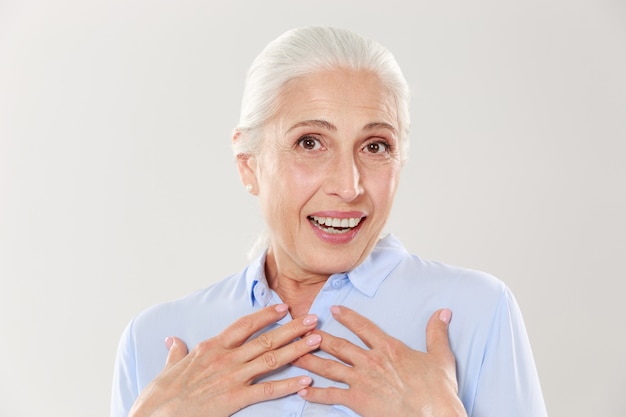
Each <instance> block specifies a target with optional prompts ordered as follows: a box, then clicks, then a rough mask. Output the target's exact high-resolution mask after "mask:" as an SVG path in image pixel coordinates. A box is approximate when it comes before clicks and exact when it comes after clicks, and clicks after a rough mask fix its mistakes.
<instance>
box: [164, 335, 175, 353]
mask: <svg viewBox="0 0 626 417" xmlns="http://www.w3.org/2000/svg"><path fill="white" fill-rule="evenodd" d="M173 344H174V339H173V338H171V337H169V336H168V337H166V338H165V347H166V348H167V350H170V349H171V348H172V345H173Z"/></svg>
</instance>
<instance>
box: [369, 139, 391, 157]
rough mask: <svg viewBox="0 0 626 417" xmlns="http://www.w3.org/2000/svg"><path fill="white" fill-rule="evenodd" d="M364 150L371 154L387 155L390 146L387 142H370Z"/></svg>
mask: <svg viewBox="0 0 626 417" xmlns="http://www.w3.org/2000/svg"><path fill="white" fill-rule="evenodd" d="M364 150H365V151H366V152H369V153H373V154H382V153H388V152H389V150H390V146H389V144H388V143H387V142H383V141H379V142H370V143H368V144H367V145H365V148H364Z"/></svg>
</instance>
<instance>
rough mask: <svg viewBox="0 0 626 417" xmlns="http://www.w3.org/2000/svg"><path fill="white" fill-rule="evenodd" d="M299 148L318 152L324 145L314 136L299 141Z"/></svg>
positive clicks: (304, 137)
mask: <svg viewBox="0 0 626 417" xmlns="http://www.w3.org/2000/svg"><path fill="white" fill-rule="evenodd" d="M298 146H300V147H301V148H302V149H306V150H308V151H316V150H318V149H320V148H321V147H322V144H321V142H320V141H319V139H316V138H314V137H313V136H303V137H301V138H300V139H298Z"/></svg>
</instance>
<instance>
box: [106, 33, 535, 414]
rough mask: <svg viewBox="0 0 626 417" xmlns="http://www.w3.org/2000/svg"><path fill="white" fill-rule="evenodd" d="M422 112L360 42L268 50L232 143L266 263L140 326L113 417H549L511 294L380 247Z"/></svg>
mask: <svg viewBox="0 0 626 417" xmlns="http://www.w3.org/2000/svg"><path fill="white" fill-rule="evenodd" d="M408 100H409V94H408V88H407V84H406V82H405V80H404V77H403V75H402V73H401V71H400V69H399V67H398V65H397V63H396V61H395V60H394V58H393V57H392V55H391V54H390V53H389V52H388V51H387V50H385V49H384V48H383V47H381V46H380V45H378V44H376V43H374V42H371V41H368V40H366V39H363V38H362V37H360V36H358V35H356V34H354V33H351V32H348V31H345V30H338V29H332V28H319V27H318V28H302V29H296V30H292V31H289V32H287V33H285V34H284V35H282V36H280V37H279V38H278V39H276V40H275V41H273V42H272V43H270V44H269V45H268V46H267V47H266V48H265V50H263V52H261V54H260V55H259V56H258V57H257V59H256V60H255V61H254V63H253V65H252V67H251V69H250V71H249V73H248V78H247V82H246V87H245V92H244V96H243V105H242V112H241V120H240V124H239V127H237V129H235V133H234V135H233V146H234V151H235V154H236V157H237V166H238V169H239V174H240V176H241V179H242V181H243V184H244V186H245V188H246V190H247V191H248V192H250V193H252V194H254V195H255V196H257V197H258V199H259V203H260V205H261V208H262V211H263V214H264V218H265V221H266V223H267V226H268V239H267V245H266V250H265V251H264V253H263V254H262V255H261V256H260V257H259V258H258V259H256V260H254V261H253V262H252V263H251V264H250V265H249V266H248V267H247V268H246V269H245V270H243V271H242V272H240V273H238V274H235V275H232V276H230V277H228V278H226V279H224V280H223V281H221V282H219V283H217V284H215V285H212V286H210V287H208V288H206V289H204V290H201V291H198V292H196V293H194V294H191V295H189V296H187V297H185V298H183V299H180V300H177V301H173V302H170V303H166V304H162V305H158V306H156V307H153V308H151V309H149V310H147V311H145V312H143V313H141V314H140V315H139V316H138V317H136V318H135V319H134V320H133V321H132V322H131V323H130V325H129V326H128V327H127V329H126V330H125V333H124V335H123V337H122V339H121V341H120V346H119V351H118V356H117V362H116V369H115V377H114V383H113V401H112V416H119V417H121V416H124V417H126V416H128V415H130V416H134V417H140V416H179V415H180V416H182V415H184V416H212V417H216V416H231V415H233V416H238V417H243V416H250V417H261V416H273V417H274V416H394V417H395V416H465V415H469V416H480V417H491V416H493V417H503V416H506V417H516V416H519V417H539V416H545V415H546V412H545V407H544V404H543V398H542V394H541V389H540V386H539V382H538V378H537V373H536V370H535V366H534V363H533V358H532V354H531V350H530V346H529V342H528V338H527V335H526V331H525V329H524V325H523V322H522V318H521V315H520V312H519V310H518V307H517V305H516V302H515V300H514V298H513V296H512V295H511V293H510V292H509V290H508V289H507V288H506V287H505V286H504V285H503V284H502V283H501V282H500V281H498V280H497V279H495V278H494V277H492V276H490V275H487V274H484V273H480V272H476V271H470V270H466V269H461V268H455V267H451V266H447V265H443V264H441V263H436V262H429V261H426V260H423V259H421V258H419V257H417V256H415V255H411V254H409V253H408V252H407V251H406V250H405V249H404V248H403V247H402V245H401V244H400V242H398V240H396V239H395V238H394V237H393V236H386V237H383V238H380V234H381V231H382V229H383V226H384V224H385V222H386V221H387V218H388V216H389V212H390V210H391V205H392V201H393V199H394V194H395V192H396V188H397V185H398V180H399V178H400V171H401V169H402V164H403V161H404V159H405V158H406V156H407V148H408V129H409V111H408ZM452 311H454V313H455V318H454V322H453V323H452V324H451V315H452ZM448 337H449V339H448ZM164 340H165V346H166V347H163V341H164Z"/></svg>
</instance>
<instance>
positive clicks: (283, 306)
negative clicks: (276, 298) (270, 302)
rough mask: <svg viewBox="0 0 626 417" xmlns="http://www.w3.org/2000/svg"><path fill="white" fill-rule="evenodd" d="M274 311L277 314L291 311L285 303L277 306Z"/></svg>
mask: <svg viewBox="0 0 626 417" xmlns="http://www.w3.org/2000/svg"><path fill="white" fill-rule="evenodd" d="M274 309H275V310H276V312H278V313H284V312H285V311H287V310H289V306H288V305H287V304H285V303H282V304H276V305H275V306H274Z"/></svg>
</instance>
